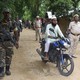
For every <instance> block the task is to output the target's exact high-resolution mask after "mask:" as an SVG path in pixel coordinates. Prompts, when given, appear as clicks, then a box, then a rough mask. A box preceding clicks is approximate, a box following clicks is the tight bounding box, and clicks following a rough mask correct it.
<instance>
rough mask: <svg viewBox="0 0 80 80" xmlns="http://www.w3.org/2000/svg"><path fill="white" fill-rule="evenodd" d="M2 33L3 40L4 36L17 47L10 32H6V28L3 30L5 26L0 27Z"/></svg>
mask: <svg viewBox="0 0 80 80" xmlns="http://www.w3.org/2000/svg"><path fill="white" fill-rule="evenodd" d="M2 33H3V40H4V39H5V38H7V39H9V40H10V41H11V42H12V43H13V44H14V46H15V47H16V48H18V44H17V43H16V40H15V38H13V37H12V36H11V34H10V32H8V31H7V30H5V28H2Z"/></svg>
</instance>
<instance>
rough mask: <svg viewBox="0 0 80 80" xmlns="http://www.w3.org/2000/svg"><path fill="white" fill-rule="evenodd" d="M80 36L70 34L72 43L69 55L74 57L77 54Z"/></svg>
mask: <svg viewBox="0 0 80 80" xmlns="http://www.w3.org/2000/svg"><path fill="white" fill-rule="evenodd" d="M79 37H80V36H79V35H78V36H75V35H73V34H69V38H70V41H71V47H70V48H69V54H70V55H74V54H75V51H76V48H77V45H78V42H79Z"/></svg>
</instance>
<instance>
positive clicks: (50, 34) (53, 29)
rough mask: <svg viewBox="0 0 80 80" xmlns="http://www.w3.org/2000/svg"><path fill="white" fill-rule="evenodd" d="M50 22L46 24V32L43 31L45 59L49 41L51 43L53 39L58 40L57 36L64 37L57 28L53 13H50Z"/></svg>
mask: <svg viewBox="0 0 80 80" xmlns="http://www.w3.org/2000/svg"><path fill="white" fill-rule="evenodd" d="M51 20H52V22H51V23H50V24H48V25H47V26H46V32H45V35H46V37H45V40H46V43H45V50H44V52H45V54H46V55H45V60H48V51H49V46H50V43H53V42H54V41H57V40H59V36H60V37H61V38H62V37H64V35H63V33H62V31H61V30H60V28H59V25H58V24H57V18H56V16H55V15H52V18H51Z"/></svg>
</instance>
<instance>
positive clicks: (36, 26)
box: [34, 16, 42, 41]
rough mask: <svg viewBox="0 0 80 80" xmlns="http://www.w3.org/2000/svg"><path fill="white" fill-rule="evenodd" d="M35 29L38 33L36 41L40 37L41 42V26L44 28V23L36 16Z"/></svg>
mask: <svg viewBox="0 0 80 80" xmlns="http://www.w3.org/2000/svg"><path fill="white" fill-rule="evenodd" d="M34 25H35V26H34V28H35V31H36V41H37V40H38V37H39V41H40V40H41V26H42V22H41V19H40V17H39V16H36V20H35V23H34Z"/></svg>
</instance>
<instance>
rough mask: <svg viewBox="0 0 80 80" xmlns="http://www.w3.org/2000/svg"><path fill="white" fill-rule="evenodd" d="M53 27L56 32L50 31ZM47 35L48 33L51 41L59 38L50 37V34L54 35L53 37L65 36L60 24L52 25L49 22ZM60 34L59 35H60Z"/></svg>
mask: <svg viewBox="0 0 80 80" xmlns="http://www.w3.org/2000/svg"><path fill="white" fill-rule="evenodd" d="M50 28H51V29H53V30H54V32H52V31H50V30H49V29H50ZM45 35H46V37H45V38H46V40H50V41H51V42H53V41H56V40H57V39H51V38H48V36H53V37H59V36H60V37H64V35H63V33H62V31H61V30H60V28H59V26H58V25H56V26H55V27H53V26H52V24H48V25H47V26H46V31H45ZM58 35H59V36H58Z"/></svg>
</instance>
